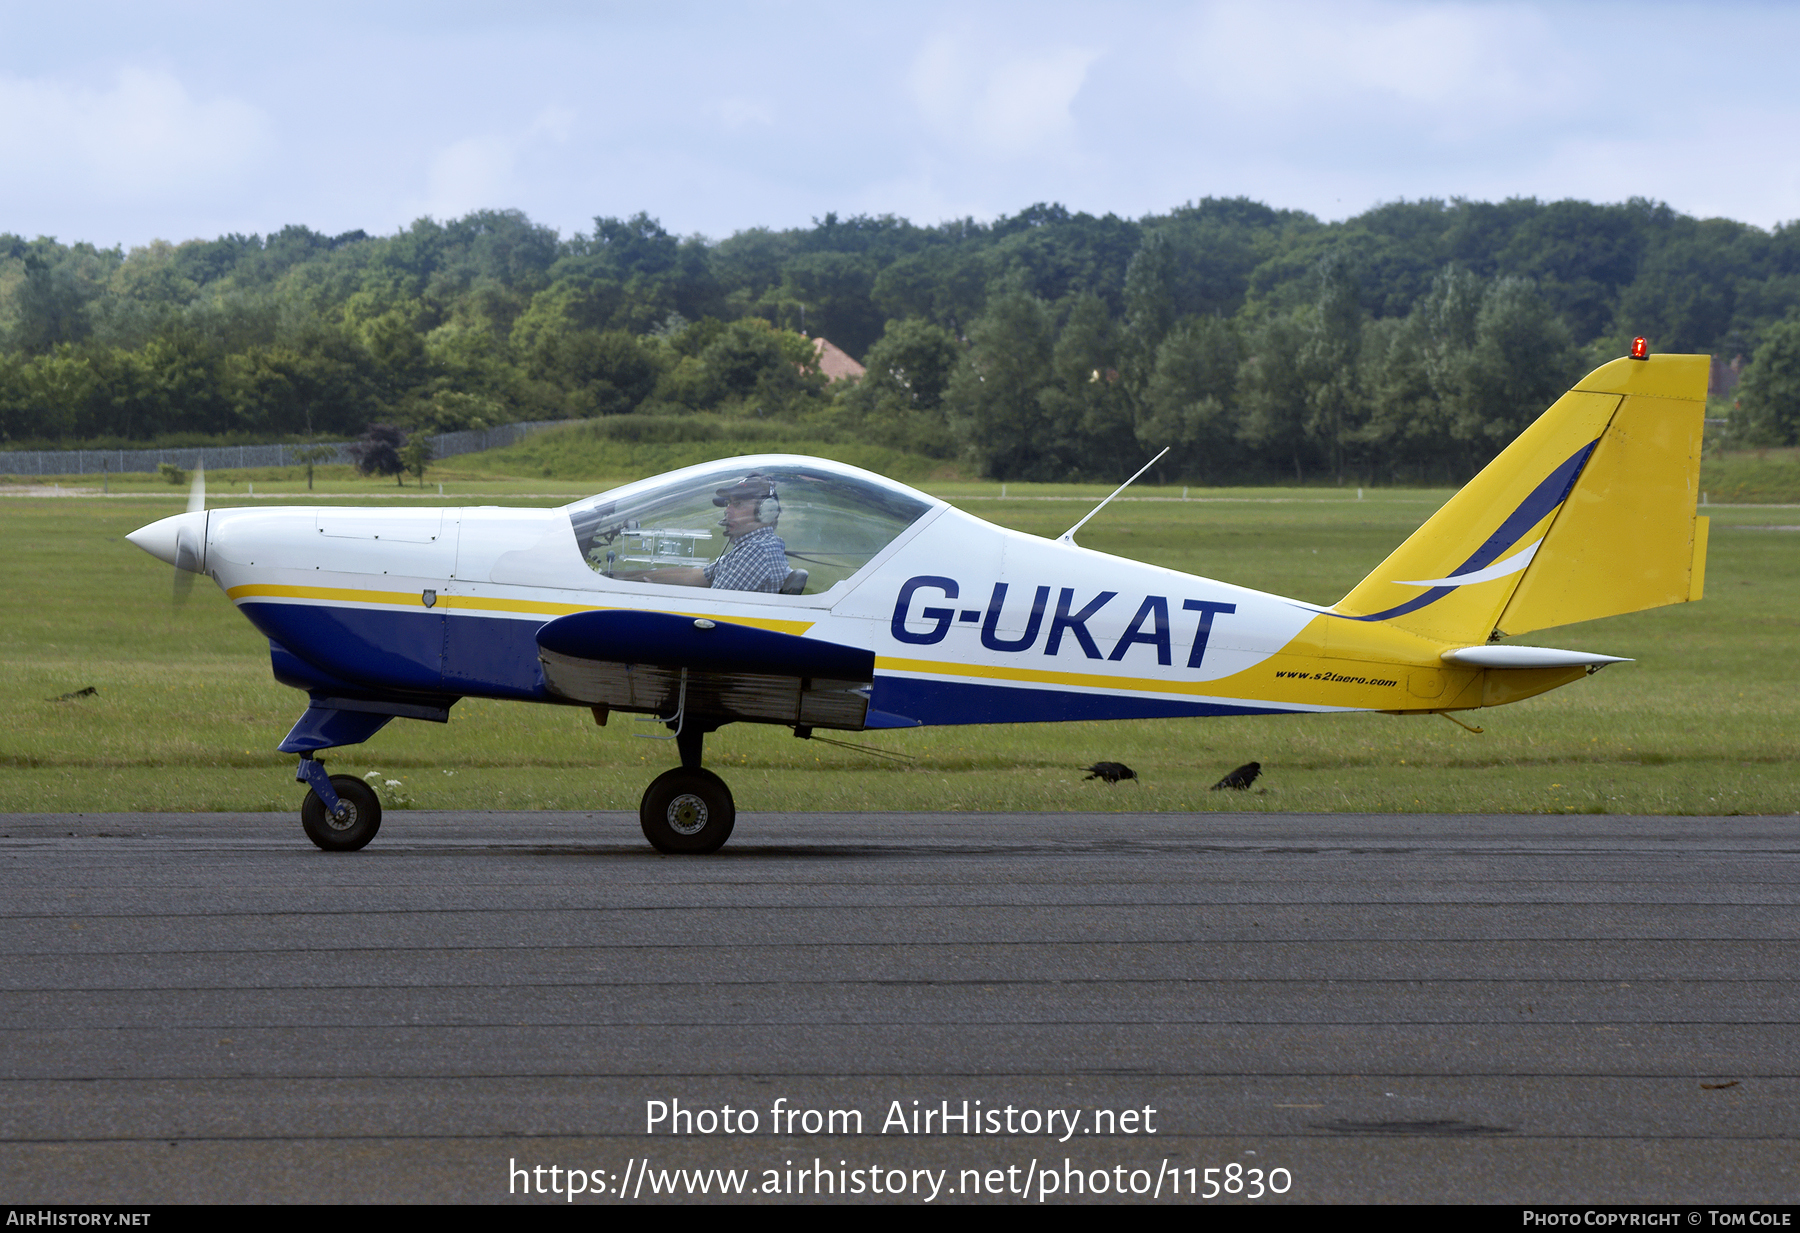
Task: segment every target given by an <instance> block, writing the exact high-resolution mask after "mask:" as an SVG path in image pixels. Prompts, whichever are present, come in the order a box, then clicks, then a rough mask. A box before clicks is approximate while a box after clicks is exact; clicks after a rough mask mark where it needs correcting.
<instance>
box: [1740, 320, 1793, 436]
mask: <svg viewBox="0 0 1800 1233" xmlns="http://www.w3.org/2000/svg"><path fill="white" fill-rule="evenodd" d="M1732 420H1733V427H1735V428H1736V429H1737V430H1738V433H1739V434H1740V436H1741V438H1742V439H1743V440H1744V441H1746V442H1748V443H1750V444H1752V445H1796V444H1800V316H1796V317H1790V318H1788V319H1787V320H1786V321H1783V322H1781V323H1779V324H1777V325H1775V326H1773V327H1771V328H1770V329H1769V331H1768V332H1767V333H1766V334H1765V335H1764V336H1763V342H1762V346H1760V347H1758V348H1757V349H1756V355H1755V357H1754V358H1752V359H1751V361H1750V366H1749V367H1748V368H1746V369H1745V370H1744V379H1743V381H1742V382H1740V383H1739V385H1738V392H1737V405H1736V408H1735V409H1734V411H1733V413H1732Z"/></svg>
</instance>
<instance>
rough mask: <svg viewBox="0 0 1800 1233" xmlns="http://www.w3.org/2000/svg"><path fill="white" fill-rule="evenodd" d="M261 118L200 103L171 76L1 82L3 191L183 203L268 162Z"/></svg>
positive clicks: (215, 102) (234, 107) (243, 109)
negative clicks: (49, 189) (103, 84)
mask: <svg viewBox="0 0 1800 1233" xmlns="http://www.w3.org/2000/svg"><path fill="white" fill-rule="evenodd" d="M270 129H271V125H270V123H269V120H268V118H267V116H265V115H264V114H263V112H262V111H260V110H259V109H257V108H256V107H253V106H251V105H249V104H248V103H244V102H241V101H239V100H237V99H232V98H218V99H208V100H200V99H196V98H194V97H193V96H192V95H190V94H189V93H188V91H187V89H186V87H184V86H183V85H182V83H181V82H180V81H179V80H178V79H177V78H176V77H174V76H173V75H171V74H169V73H166V72H156V71H148V70H144V69H137V68H127V69H123V70H121V71H120V72H119V74H118V76H117V78H116V80H115V81H114V82H113V84H112V85H111V86H110V87H108V88H105V89H100V90H95V89H90V88H86V87H82V86H76V85H72V84H69V83H67V82H63V81H58V80H55V79H45V78H17V77H0V161H3V162H4V163H5V164H6V167H7V172H6V176H5V180H4V183H7V184H10V185H11V186H12V189H11V191H5V190H0V191H4V197H0V200H4V199H5V198H6V197H12V196H13V195H14V194H15V193H17V192H19V191H20V190H21V189H22V188H23V187H24V186H25V185H27V184H30V185H33V186H34V192H33V196H38V195H40V194H42V192H43V188H44V187H45V185H46V184H47V183H48V184H51V185H59V186H60V187H61V188H62V190H63V192H62V193H52V194H48V195H53V196H63V195H74V194H77V193H79V194H82V195H86V194H90V193H97V194H101V195H103V196H107V197H114V198H131V197H139V196H142V195H146V194H148V195H154V196H164V195H177V194H187V193H191V192H192V191H194V190H195V189H197V188H199V189H206V188H217V187H219V186H221V185H223V184H224V183H227V182H232V181H240V180H242V179H243V178H245V176H246V173H247V172H249V171H250V170H251V169H252V168H254V167H255V166H256V165H257V164H258V163H260V162H261V161H262V159H263V158H264V157H265V156H266V155H267V154H268V152H269V150H270V147H271V145H272V139H271V133H270Z"/></svg>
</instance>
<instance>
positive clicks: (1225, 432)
mask: <svg viewBox="0 0 1800 1233" xmlns="http://www.w3.org/2000/svg"><path fill="white" fill-rule="evenodd" d="M1242 358H1243V357H1242V348H1241V346H1240V344H1239V341H1238V333H1237V330H1236V329H1235V328H1234V327H1233V325H1232V323H1231V322H1229V321H1226V320H1225V319H1224V318H1222V317H1218V316H1211V315H1209V316H1204V317H1189V318H1187V319H1186V320H1184V321H1182V322H1181V323H1180V324H1178V325H1177V326H1176V327H1175V328H1174V329H1173V330H1171V331H1170V332H1169V335H1168V337H1166V338H1164V339H1163V342H1162V345H1161V346H1160V347H1158V348H1157V351H1156V364H1155V367H1154V368H1153V370H1152V372H1151V375H1150V381H1149V384H1148V386H1147V387H1146V389H1145V391H1144V396H1143V398H1142V399H1141V400H1140V402H1139V412H1138V420H1137V424H1136V427H1135V430H1134V431H1135V434H1136V436H1137V440H1138V445H1139V446H1140V447H1141V448H1142V449H1143V450H1144V451H1145V452H1146V453H1150V454H1154V453H1156V452H1157V451H1159V450H1161V449H1162V448H1163V447H1164V446H1169V447H1171V452H1170V455H1169V462H1168V464H1167V466H1168V470H1169V471H1170V472H1171V473H1172V474H1175V475H1187V476H1195V477H1198V478H1203V479H1205V480H1206V481H1208V482H1217V481H1219V480H1220V479H1223V478H1225V477H1227V476H1229V475H1230V474H1232V469H1233V468H1234V466H1235V465H1236V464H1237V463H1239V461H1240V459H1241V456H1242V448H1241V446H1240V445H1239V443H1238V442H1237V440H1236V437H1235V433H1234V428H1235V421H1234V412H1235V410H1236V406H1237V380H1238V365H1239V364H1240V362H1241V361H1242Z"/></svg>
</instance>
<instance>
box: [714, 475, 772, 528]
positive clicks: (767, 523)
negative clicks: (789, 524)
mask: <svg viewBox="0 0 1800 1233" xmlns="http://www.w3.org/2000/svg"><path fill="white" fill-rule="evenodd" d="M751 497H754V498H756V508H755V509H754V511H752V514H751V516H752V517H753V518H755V519H756V525H757V526H759V527H772V526H774V525H775V521H776V519H778V518H780V517H781V498H780V496H779V495H778V494H777V493H776V491H775V480H774V478H773V477H772V476H768V475H764V474H763V473H762V472H760V471H752V472H750V474H748V475H746V476H745V477H744V478H743V479H741V480H738V481H736V482H735V483H731V484H727V485H726V486H725V487H723V488H720V489H718V490H717V492H716V493H715V494H714V496H713V504H714V505H717V506H719V507H720V508H721V509H723V508H724V507H725V506H727V505H730V504H731V503H732V502H733V501H743V500H747V499H749V498H751ZM719 525H720V526H724V525H725V520H724V519H723V518H721V519H720V520H719Z"/></svg>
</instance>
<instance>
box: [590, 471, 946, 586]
mask: <svg viewBox="0 0 1800 1233" xmlns="http://www.w3.org/2000/svg"><path fill="white" fill-rule="evenodd" d="M931 508H932V504H931V502H930V501H928V500H926V499H924V498H923V497H922V496H921V495H920V494H918V493H915V492H912V491H911V490H910V489H907V488H904V487H902V486H900V485H898V484H892V483H890V482H888V481H886V480H882V479H881V478H880V477H878V476H874V475H870V474H868V473H867V472H861V471H856V470H854V469H852V468H843V469H840V468H838V467H836V466H834V465H833V464H830V463H824V462H820V461H818V460H814V459H798V458H792V457H781V456H774V457H761V458H739V459H731V460H727V461H725V462H719V463H712V464H708V465H705V466H700V467H690V468H688V469H687V470H685V471H677V472H674V473H673V474H670V475H667V476H660V477H658V478H656V479H653V480H646V481H644V482H643V483H641V484H633V485H629V486H628V487H626V488H622V489H617V490H615V491H614V492H610V493H604V494H602V495H601V496H598V497H594V498H592V499H591V500H588V501H582V502H578V503H577V504H575V505H572V506H570V507H569V522H570V525H571V526H572V528H573V529H574V532H575V542H576V545H577V546H578V547H579V548H580V550H581V554H582V556H583V557H585V558H586V560H587V563H588V566H589V568H591V569H593V570H594V571H595V572H597V573H600V574H604V575H606V576H607V577H609V578H619V579H623V580H627V581H641V582H661V583H677V584H682V585H687V586H706V587H713V588H715V589H725V590H743V591H763V592H768V593H772V594H773V593H778V594H789V595H802V594H804V595H815V594H818V593H819V592H821V591H825V590H829V589H830V588H831V587H832V586H833V585H835V584H836V583H838V582H841V581H843V580H844V579H846V578H848V577H850V575H852V574H854V573H855V572H856V571H857V570H859V569H861V568H862V567H863V566H864V565H867V564H868V563H869V561H870V560H872V559H873V558H874V557H875V556H876V554H877V553H879V552H880V551H881V550H882V549H884V548H886V547H887V546H888V545H889V544H890V543H892V542H893V541H894V539H895V538H896V537H898V536H899V534H900V533H901V532H902V531H904V530H906V528H907V527H909V526H911V525H912V524H913V523H914V522H916V521H918V519H919V518H920V517H921V516H922V515H923V514H925V513H926V512H927V511H928V510H930V509H931ZM728 554H729V555H728Z"/></svg>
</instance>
